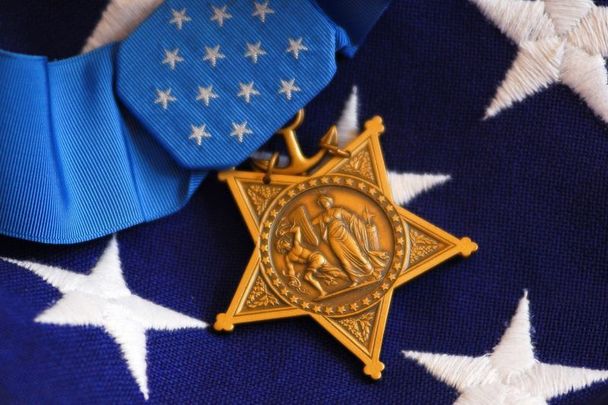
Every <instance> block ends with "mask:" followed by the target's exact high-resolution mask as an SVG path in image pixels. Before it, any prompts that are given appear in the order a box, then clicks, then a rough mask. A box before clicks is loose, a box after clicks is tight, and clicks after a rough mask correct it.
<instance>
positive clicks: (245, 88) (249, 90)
mask: <svg viewBox="0 0 608 405" xmlns="http://www.w3.org/2000/svg"><path fill="white" fill-rule="evenodd" d="M239 86H240V87H241V90H240V91H239V92H238V94H237V97H243V98H244V99H245V102H246V103H247V104H249V103H250V102H251V96H259V95H260V92H259V91H257V90H256V89H254V88H253V82H251V83H248V84H244V83H239Z"/></svg>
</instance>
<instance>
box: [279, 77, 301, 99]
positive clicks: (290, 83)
mask: <svg viewBox="0 0 608 405" xmlns="http://www.w3.org/2000/svg"><path fill="white" fill-rule="evenodd" d="M295 82H296V79H291V80H281V87H280V88H279V94H285V98H286V99H287V100H291V97H292V93H295V92H298V91H301V89H300V88H299V87H298V86H296V85H295Z"/></svg>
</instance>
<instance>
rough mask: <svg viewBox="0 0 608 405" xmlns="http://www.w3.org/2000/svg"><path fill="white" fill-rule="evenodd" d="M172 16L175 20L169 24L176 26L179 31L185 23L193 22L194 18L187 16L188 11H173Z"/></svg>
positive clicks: (172, 19)
mask: <svg viewBox="0 0 608 405" xmlns="http://www.w3.org/2000/svg"><path fill="white" fill-rule="evenodd" d="M171 14H172V16H173V18H171V20H169V24H175V27H176V28H177V29H178V30H181V29H182V27H183V25H184V23H185V22H188V21H192V18H190V17H188V16H187V15H186V9H185V8H184V9H182V10H181V11H177V10H171Z"/></svg>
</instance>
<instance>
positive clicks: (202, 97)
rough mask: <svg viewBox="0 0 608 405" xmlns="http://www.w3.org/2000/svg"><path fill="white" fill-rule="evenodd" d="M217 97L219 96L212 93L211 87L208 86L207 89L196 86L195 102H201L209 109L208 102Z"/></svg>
mask: <svg viewBox="0 0 608 405" xmlns="http://www.w3.org/2000/svg"><path fill="white" fill-rule="evenodd" d="M218 97H219V96H218V95H217V94H216V93H214V92H213V85H209V86H207V87H201V86H198V96H196V101H202V102H203V103H205V106H207V107H209V101H210V100H211V99H214V98H218Z"/></svg>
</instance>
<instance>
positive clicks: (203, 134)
mask: <svg viewBox="0 0 608 405" xmlns="http://www.w3.org/2000/svg"><path fill="white" fill-rule="evenodd" d="M190 126H191V127H192V133H190V136H189V137H188V139H194V141H195V142H196V144H197V145H199V146H200V145H201V144H202V143H203V138H211V134H210V133H209V132H207V131H206V129H207V126H206V125H205V124H203V125H201V126H200V127H197V126H194V125H190Z"/></svg>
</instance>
